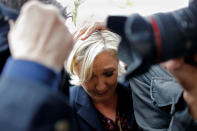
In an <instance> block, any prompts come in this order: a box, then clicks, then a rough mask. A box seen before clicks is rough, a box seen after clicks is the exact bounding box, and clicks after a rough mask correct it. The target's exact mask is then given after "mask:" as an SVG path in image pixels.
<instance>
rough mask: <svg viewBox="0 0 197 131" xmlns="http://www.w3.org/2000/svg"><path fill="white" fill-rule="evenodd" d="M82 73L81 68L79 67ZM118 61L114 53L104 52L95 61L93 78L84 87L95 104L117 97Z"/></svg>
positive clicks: (84, 83)
mask: <svg viewBox="0 0 197 131" xmlns="http://www.w3.org/2000/svg"><path fill="white" fill-rule="evenodd" d="M78 69H79V71H80V66H79V68H78ZM117 77H118V59H117V58H116V57H115V56H114V55H113V54H112V52H107V51H105V52H102V53H100V54H99V55H98V56H97V57H96V58H95V60H94V63H93V72H92V77H91V79H90V80H89V81H88V82H83V83H82V86H83V88H84V89H85V90H86V92H87V93H88V94H89V96H90V97H91V98H92V100H93V102H104V101H107V100H110V99H113V97H114V96H115V95H116V86H117Z"/></svg>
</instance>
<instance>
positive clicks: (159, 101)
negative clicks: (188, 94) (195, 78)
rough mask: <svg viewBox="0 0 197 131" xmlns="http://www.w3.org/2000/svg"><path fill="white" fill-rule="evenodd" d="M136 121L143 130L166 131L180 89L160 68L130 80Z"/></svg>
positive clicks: (152, 69) (154, 68)
mask: <svg viewBox="0 0 197 131" xmlns="http://www.w3.org/2000/svg"><path fill="white" fill-rule="evenodd" d="M130 86H131V89H132V92H133V106H134V113H135V117H136V121H137V123H138V125H139V126H140V127H141V128H142V129H144V130H150V131H154V130H157V131H158V130H162V131H164V130H168V128H169V125H170V122H171V119H172V114H173V113H174V111H175V110H174V109H175V104H176V103H177V101H178V99H179V97H180V95H181V94H182V88H180V85H179V84H178V83H177V82H176V80H175V79H174V78H173V77H172V76H171V74H170V73H168V72H167V71H166V70H165V69H163V68H162V67H161V66H159V65H157V66H153V67H151V69H150V70H149V71H148V72H146V73H145V74H143V75H140V76H138V77H135V78H132V79H130Z"/></svg>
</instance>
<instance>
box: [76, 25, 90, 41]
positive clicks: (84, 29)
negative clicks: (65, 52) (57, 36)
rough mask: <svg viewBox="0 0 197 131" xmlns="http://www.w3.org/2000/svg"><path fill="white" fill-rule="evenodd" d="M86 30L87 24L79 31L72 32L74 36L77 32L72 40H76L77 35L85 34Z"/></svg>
mask: <svg viewBox="0 0 197 131" xmlns="http://www.w3.org/2000/svg"><path fill="white" fill-rule="evenodd" d="M87 30H88V27H87V26H85V27H83V28H82V29H81V30H80V31H79V33H78V34H77V31H76V32H75V33H74V36H75V35H76V34H77V36H76V37H74V40H77V39H78V38H79V37H81V36H82V35H83V34H85V32H86V31H87Z"/></svg>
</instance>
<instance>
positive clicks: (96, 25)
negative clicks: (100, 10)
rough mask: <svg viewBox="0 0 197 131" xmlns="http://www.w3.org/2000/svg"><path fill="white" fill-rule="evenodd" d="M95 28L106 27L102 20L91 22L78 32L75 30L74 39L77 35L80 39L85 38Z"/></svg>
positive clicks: (104, 28)
mask: <svg viewBox="0 0 197 131" xmlns="http://www.w3.org/2000/svg"><path fill="white" fill-rule="evenodd" d="M96 30H108V29H107V28H106V27H105V23H104V22H95V23H93V24H89V25H85V26H83V27H82V28H81V29H80V30H79V31H78V32H75V33H74V39H75V40H77V39H78V38H79V37H81V40H85V39H87V38H88V37H89V36H90V35H91V34H92V33H93V32H95V31H96ZM82 35H84V36H82Z"/></svg>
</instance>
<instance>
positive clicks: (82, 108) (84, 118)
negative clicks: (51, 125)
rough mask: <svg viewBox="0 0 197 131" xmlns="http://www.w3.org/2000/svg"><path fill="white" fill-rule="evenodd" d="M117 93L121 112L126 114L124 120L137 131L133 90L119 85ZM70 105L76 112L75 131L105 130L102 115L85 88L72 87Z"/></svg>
mask: <svg viewBox="0 0 197 131" xmlns="http://www.w3.org/2000/svg"><path fill="white" fill-rule="evenodd" d="M117 92H118V101H119V107H121V109H120V110H119V111H120V112H124V113H123V114H124V118H126V120H127V122H128V125H129V127H131V128H132V129H134V130H137V125H136V122H135V118H134V114H133V104H132V95H131V90H130V89H129V88H127V87H125V86H123V85H122V84H120V83H119V84H118V86H117ZM70 104H71V106H72V109H73V110H74V112H75V117H74V118H73V121H74V122H75V123H77V124H76V125H78V126H77V127H76V128H75V129H74V130H81V131H103V130H104V125H103V123H102V120H101V119H100V118H101V117H100V116H101V115H100V113H99V112H98V111H97V110H96V108H95V107H94V105H93V104H92V101H91V98H90V97H89V96H88V94H87V93H86V92H85V90H84V89H83V87H81V86H75V87H71V89H70ZM124 120H125V119H124ZM104 123H105V122H104ZM122 124H123V123H122Z"/></svg>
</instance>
